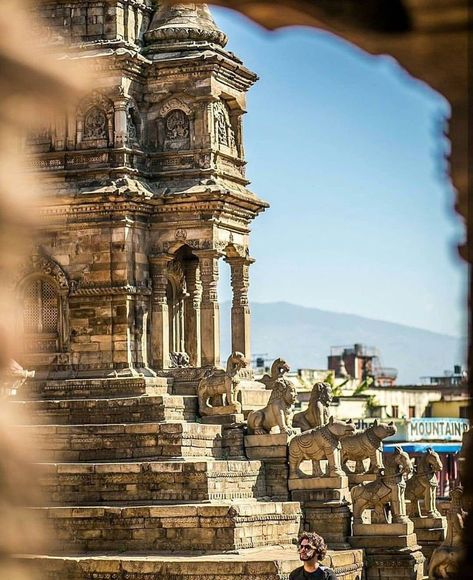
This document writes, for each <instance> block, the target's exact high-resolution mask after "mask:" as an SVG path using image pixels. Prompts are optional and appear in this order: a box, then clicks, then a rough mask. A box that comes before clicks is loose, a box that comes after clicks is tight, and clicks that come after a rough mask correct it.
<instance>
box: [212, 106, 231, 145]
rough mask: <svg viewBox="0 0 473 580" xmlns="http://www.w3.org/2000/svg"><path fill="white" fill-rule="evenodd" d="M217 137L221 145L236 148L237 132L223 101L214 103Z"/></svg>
mask: <svg viewBox="0 0 473 580" xmlns="http://www.w3.org/2000/svg"><path fill="white" fill-rule="evenodd" d="M214 120H215V137H216V140H217V142H218V143H219V144H220V145H225V146H226V147H229V148H230V149H233V150H234V149H236V139H235V132H234V130H233V127H232V125H231V122H230V115H229V114H228V110H227V107H226V106H225V104H224V103H223V102H218V103H214Z"/></svg>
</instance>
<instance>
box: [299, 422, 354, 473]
mask: <svg viewBox="0 0 473 580" xmlns="http://www.w3.org/2000/svg"><path fill="white" fill-rule="evenodd" d="M354 431H355V427H354V426H353V424H352V423H345V422H344V421H338V420H335V419H334V418H333V417H330V419H329V422H328V423H327V425H322V426H321V427H316V428H315V429H310V430H309V431H305V432H304V433H301V434H300V435H296V436H295V437H293V438H292V439H291V442H290V443H289V477H290V478H291V479H293V478H303V477H310V476H308V475H306V474H305V473H304V472H303V471H301V469H300V464H301V463H302V462H303V461H305V460H306V459H309V460H310V461H312V477H322V476H323V475H327V476H339V475H344V472H343V471H342V467H341V445H340V439H342V437H346V436H347V435H350V434H351V433H353V432H354ZM322 459H326V460H327V462H328V469H327V473H324V472H323V471H322V468H321V465H320V461H321V460H322Z"/></svg>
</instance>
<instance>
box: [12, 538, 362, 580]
mask: <svg viewBox="0 0 473 580" xmlns="http://www.w3.org/2000/svg"><path fill="white" fill-rule="evenodd" d="M22 563H23V564H24V566H25V568H27V566H28V561H26V560H23V561H22ZM29 563H30V565H31V566H34V568H35V570H36V569H39V570H41V571H43V572H44V577H45V578H53V579H56V578H64V579H65V578H67V580H155V579H156V578H163V579H164V578H172V579H173V580H178V579H181V578H182V580H199V579H200V580H201V579H202V578H205V579H206V580H222V579H223V580H255V578H258V580H279V579H281V580H282V579H285V578H288V577H289V574H290V572H291V571H292V570H294V569H295V568H297V567H298V566H300V561H299V557H298V554H297V552H296V549H295V546H286V547H272V548H267V549H265V550H264V551H263V550H258V549H254V550H242V551H240V552H238V553H232V554H218V555H202V556H195V555H192V556H191V555H189V554H186V555H179V554H172V555H170V554H168V555H147V556H146V557H140V556H136V555H128V554H121V555H118V554H108V555H100V556H99V557H94V556H88V557H84V556H82V557H47V556H46V557H37V558H31V559H29ZM323 564H324V565H326V566H329V567H331V568H333V569H334V570H335V573H336V574H337V577H338V578H340V579H343V580H357V579H359V578H361V576H362V572H363V553H362V551H361V550H346V551H342V552H332V553H330V552H329V554H327V557H326V558H325V560H324V562H323Z"/></svg>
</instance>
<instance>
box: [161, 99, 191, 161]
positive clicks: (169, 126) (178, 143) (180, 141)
mask: <svg viewBox="0 0 473 580" xmlns="http://www.w3.org/2000/svg"><path fill="white" fill-rule="evenodd" d="M179 149H184V150H188V149H190V122H189V117H188V116H187V115H186V113H184V111H182V110H181V109H174V110H173V111H170V112H169V113H168V114H167V115H166V117H165V119H164V150H165V151H176V150H179Z"/></svg>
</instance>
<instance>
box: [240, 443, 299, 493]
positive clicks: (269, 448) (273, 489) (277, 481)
mask: <svg viewBox="0 0 473 580" xmlns="http://www.w3.org/2000/svg"><path fill="white" fill-rule="evenodd" d="M289 440H290V437H289V436H288V435H286V433H275V434H268V435H247V436H246V437H245V451H246V455H247V457H248V459H258V460H260V461H262V462H263V465H264V473H265V481H266V495H267V496H268V497H270V498H271V499H272V500H273V501H278V500H279V501H287V500H288V499H289V489H288V485H287V482H288V477H289V467H288V464H287V449H288V447H287V444H288V442H289Z"/></svg>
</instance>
